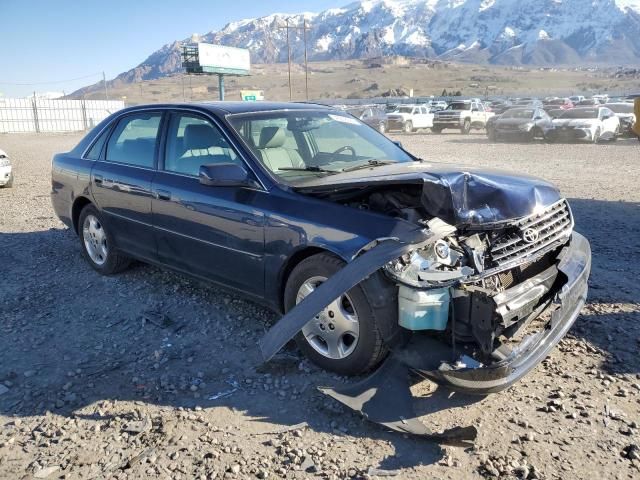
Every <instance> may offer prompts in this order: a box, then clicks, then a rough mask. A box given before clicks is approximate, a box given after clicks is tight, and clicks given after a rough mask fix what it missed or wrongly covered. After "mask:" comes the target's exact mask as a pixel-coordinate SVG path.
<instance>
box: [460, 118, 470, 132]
mask: <svg viewBox="0 0 640 480" xmlns="http://www.w3.org/2000/svg"><path fill="white" fill-rule="evenodd" d="M460 132H461V133H462V134H463V135H469V133H471V120H469V119H468V118H467V119H466V120H465V121H464V124H463V125H462V129H461V130H460Z"/></svg>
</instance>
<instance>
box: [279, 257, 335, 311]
mask: <svg viewBox="0 0 640 480" xmlns="http://www.w3.org/2000/svg"><path fill="white" fill-rule="evenodd" d="M320 253H326V254H328V255H332V256H334V257H336V258H339V259H341V260H345V259H344V258H342V257H341V256H340V255H338V254H337V253H335V252H332V251H331V250H329V249H327V248H323V247H318V246H314V245H309V246H306V247H304V248H301V249H299V250H297V251H296V252H294V253H293V255H291V256H290V257H289V258H288V259H287V261H286V263H285V264H284V266H283V268H282V270H281V272H280V278H279V284H278V307H279V308H280V311H281V312H284V310H285V309H284V290H285V287H286V286H287V281H288V280H289V276H290V275H291V272H292V271H293V269H294V268H296V267H297V266H298V265H299V264H300V262H302V261H304V260H306V259H307V258H309V257H312V256H314V255H318V254H320Z"/></svg>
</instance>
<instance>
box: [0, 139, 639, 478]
mask: <svg viewBox="0 0 640 480" xmlns="http://www.w3.org/2000/svg"><path fill="white" fill-rule="evenodd" d="M399 139H400V140H401V141H402V142H403V143H404V145H405V147H407V148H408V149H410V150H412V151H413V152H415V153H416V154H418V155H421V156H422V157H424V158H426V159H429V160H432V161H437V162H445V161H449V162H451V161H455V162H458V163H462V164H464V165H481V166H492V167H500V168H505V169H508V170H513V171H519V172H526V173H530V174H535V175H539V176H542V177H544V178H546V179H548V180H551V181H553V182H555V183H556V184H557V185H559V186H560V187H561V189H562V191H563V193H564V194H565V195H566V196H567V197H568V198H569V199H570V201H571V205H572V207H573V210H574V213H575V216H576V220H577V229H578V230H580V231H581V232H583V233H584V234H586V236H587V237H588V238H589V239H590V240H591V242H592V248H593V254H594V269H593V275H592V281H591V292H590V300H589V304H588V306H587V307H586V308H585V309H584V311H583V314H582V316H581V317H580V318H579V320H578V322H577V324H576V326H575V327H574V328H573V329H572V331H571V334H570V335H569V336H568V337H567V338H566V339H565V340H564V341H563V342H562V343H561V345H560V346H559V348H557V349H556V350H555V351H554V352H553V354H552V355H551V356H550V358H548V359H547V360H546V361H545V362H544V363H543V364H541V365H540V366H539V367H538V368H537V369H536V370H535V371H534V372H533V373H531V374H530V375H529V376H528V377H526V378H525V379H524V380H523V381H522V382H520V383H519V384H517V385H516V386H514V387H512V388H510V389H509V390H507V391H505V392H503V393H500V394H496V395H493V396H490V397H487V398H479V397H466V396H462V395H458V394H456V395H452V394H451V393H450V392H448V391H446V390H444V389H437V388H435V387H434V386H433V385H430V384H429V383H427V382H422V383H419V384H417V385H415V387H414V394H415V395H416V408H417V409H418V410H419V411H420V412H421V413H423V414H424V417H423V418H422V420H423V421H424V422H425V423H427V424H429V425H431V426H432V427H434V428H436V429H443V428H447V427H452V426H455V425H475V426H477V427H478V429H479V432H480V433H479V438H478V441H477V443H476V445H475V447H473V448H469V447H466V448H463V447H458V446H438V445H435V444H432V443H428V442H425V441H422V440H417V439H413V438H407V437H404V436H402V435H398V434H395V433H390V432H387V431H385V430H384V429H382V428H379V427H377V426H376V425H372V424H369V423H367V422H366V421H365V420H363V419H361V418H360V417H359V416H358V415H356V414H353V413H351V412H348V411H345V410H343V409H342V408H341V407H340V406H339V405H338V404H337V403H336V402H334V401H332V400H330V399H328V398H326V397H324V396H323V395H322V394H320V393H319V392H318V391H317V390H316V388H315V387H316V386H317V385H327V384H329V385H331V384H337V383H340V382H344V381H346V380H345V379H342V378H337V377H334V376H332V375H328V374H326V373H324V372H322V371H319V370H318V369H317V368H315V367H314V366H312V365H310V364H309V363H308V362H306V361H305V360H304V359H302V358H301V357H299V356H298V354H297V353H296V351H295V350H289V351H287V352H285V353H284V354H281V355H279V356H278V358H277V359H276V361H274V362H272V363H271V364H269V365H267V366H266V367H263V368H261V369H259V370H256V369H255V368H254V367H253V366H252V364H251V362H250V361H249V360H248V358H249V355H248V352H249V351H251V349H253V348H254V346H255V342H256V340H257V339H258V338H259V337H260V335H261V334H262V332H263V331H264V329H265V327H266V326H267V325H268V324H269V323H270V322H272V321H274V320H276V318H275V316H274V315H273V314H271V313H269V312H268V311H265V310H264V309H263V308H261V307H259V306H256V305H254V304H252V303H249V302H247V301H244V300H242V299H240V298H237V297H234V296H233V295H230V294H228V293H225V292H223V291H220V290H217V289H215V288H211V287H208V286H203V285H199V284H196V283H194V282H191V281H189V280H187V279H184V278H182V277H179V276H177V275H174V274H171V273H166V272H163V271H160V270H158V269H156V268H153V267H149V266H145V265H136V266H135V267H134V268H132V269H131V270H129V271H127V272H126V273H123V274H121V275H118V276H115V277H110V278H105V277H100V276H99V275H97V274H96V273H95V272H94V271H93V270H91V269H90V268H89V266H88V265H87V264H86V263H85V262H84V261H83V260H82V259H81V257H80V248H79V242H78V240H77V238H76V237H75V236H74V235H73V234H72V233H71V232H70V231H68V230H66V229H65V228H63V226H62V224H61V223H60V222H59V221H58V220H57V219H56V218H55V217H54V215H53V212H52V209H51V206H50V202H49V189H50V185H49V168H50V164H49V162H50V158H51V155H52V154H53V153H54V152H56V151H62V150H65V149H69V148H70V147H71V146H72V145H74V144H75V143H76V142H77V141H78V140H79V136H76V135H61V136H45V135H40V136H35V135H8V136H7V135H5V136H0V147H1V148H3V149H4V150H6V151H7V152H8V153H9V155H10V156H11V157H12V159H13V161H14V166H15V171H16V182H15V187H14V188H13V189H5V190H0V232H1V233H0V252H2V274H1V276H0V312H1V313H0V318H1V320H0V477H1V478H11V479H15V478H32V477H34V476H35V477H36V478H60V477H64V478H73V479H75V478H120V479H124V478H130V479H133V478H136V479H137V478H184V479H191V478H203V479H208V478H348V477H353V478H363V477H364V478H366V477H367V475H369V474H368V473H367V472H370V473H371V474H372V476H373V474H376V473H380V472H376V471H375V470H369V469H370V467H372V468H374V469H384V470H390V471H387V472H383V473H387V474H389V475H395V476H396V477H395V478H409V479H425V478H441V479H443V478H452V479H467V478H479V477H483V476H493V477H497V476H502V477H505V478H546V479H554V478H558V479H561V478H563V479H564V478H603V479H604V478H640V427H639V426H638V425H639V423H640V415H639V412H640V357H639V356H638V347H639V346H640V303H639V302H640V299H639V295H638V293H639V289H638V283H637V282H638V278H640V264H639V262H638V259H640V190H639V189H638V185H639V184H640V169H639V168H638V162H640V144H638V142H637V141H630V140H621V141H619V142H617V143H616V144H611V145H545V144H536V145H520V144H499V145H492V144H489V143H488V142H487V141H486V139H485V138H484V136H482V135H479V134H474V135H470V136H461V135H457V134H455V135H454V134H452V135H442V136H432V135H411V136H403V137H399ZM150 312H161V313H162V314H164V315H166V317H162V316H158V315H154V314H152V313H150ZM215 396H218V398H217V399H211V398H215ZM301 422H307V423H308V426H306V427H301V428H294V429H291V430H289V431H287V432H284V433H282V432H281V430H284V429H287V427H290V426H292V425H296V424H299V423H301Z"/></svg>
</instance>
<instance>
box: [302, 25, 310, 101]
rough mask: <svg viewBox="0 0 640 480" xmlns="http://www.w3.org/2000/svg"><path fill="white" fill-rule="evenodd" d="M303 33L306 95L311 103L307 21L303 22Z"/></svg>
mask: <svg viewBox="0 0 640 480" xmlns="http://www.w3.org/2000/svg"><path fill="white" fill-rule="evenodd" d="M302 32H303V38H304V93H305V97H306V99H307V101H309V62H308V61H307V19H306V18H305V19H304V22H302Z"/></svg>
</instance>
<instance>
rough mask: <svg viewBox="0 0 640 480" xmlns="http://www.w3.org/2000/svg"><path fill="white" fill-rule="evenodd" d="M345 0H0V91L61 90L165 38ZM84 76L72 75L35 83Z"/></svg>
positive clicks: (136, 58) (112, 72)
mask: <svg viewBox="0 0 640 480" xmlns="http://www.w3.org/2000/svg"><path fill="white" fill-rule="evenodd" d="M347 3H350V0H303V1H300V0H298V1H295V0H262V1H255V0H254V1H246V0H208V1H206V0H187V1H180V0H173V1H165V0H156V1H152V0H108V1H105V0H101V1H97V0H76V1H71V0H49V1H47V0H0V31H1V32H2V33H1V35H2V40H1V41H0V72H1V74H0V93H2V94H4V96H5V97H15V96H25V95H29V94H30V93H33V91H34V90H35V91H63V90H64V91H66V92H67V93H69V92H71V91H73V90H75V89H77V88H79V87H82V86H84V85H87V84H90V83H94V82H96V81H98V80H100V79H101V78H102V73H100V72H102V71H104V72H105V73H106V75H107V78H113V77H115V76H116V75H117V74H119V73H121V72H123V71H125V70H128V69H129V68H131V67H133V66H135V65H137V64H139V63H140V62H142V61H143V60H144V59H145V58H147V56H148V55H149V54H151V53H152V52H153V51H155V50H157V49H158V48H160V47H161V46H162V45H164V44H165V43H168V42H171V41H173V40H179V39H183V38H187V37H189V36H190V35H191V34H192V33H207V32H209V31H211V30H217V29H219V28H221V27H223V26H224V25H225V24H226V23H228V22H230V21H234V20H239V19H241V18H249V17H257V16H262V15H268V14H270V13H275V12H291V13H297V12H301V11H321V10H324V9H326V8H330V7H336V6H342V5H343V4H347ZM91 74H96V75H92V76H91V77H89V78H84V79H80V80H76V81H70V82H61V83H47V84H44V83H43V84H39V85H22V86H21V85H8V83H41V82H54V81H59V80H68V79H73V78H77V77H83V76H87V75H91Z"/></svg>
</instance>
